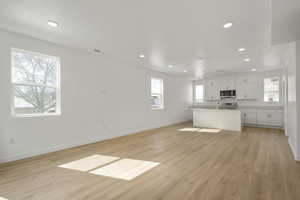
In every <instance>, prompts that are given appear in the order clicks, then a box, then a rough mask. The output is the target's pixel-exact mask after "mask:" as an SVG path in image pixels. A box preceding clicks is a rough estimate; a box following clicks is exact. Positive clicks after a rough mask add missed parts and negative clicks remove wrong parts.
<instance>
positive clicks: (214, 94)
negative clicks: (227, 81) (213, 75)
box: [204, 80, 220, 101]
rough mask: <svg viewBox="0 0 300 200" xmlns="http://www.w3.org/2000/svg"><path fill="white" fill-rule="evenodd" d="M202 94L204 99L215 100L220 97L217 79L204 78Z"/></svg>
mask: <svg viewBox="0 0 300 200" xmlns="http://www.w3.org/2000/svg"><path fill="white" fill-rule="evenodd" d="M204 88H205V91H204V94H205V100H206V101H216V100H219V98H220V89H219V82H218V81H217V80H206V81H205V82H204Z"/></svg>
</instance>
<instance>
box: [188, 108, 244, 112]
mask: <svg viewBox="0 0 300 200" xmlns="http://www.w3.org/2000/svg"><path fill="white" fill-rule="evenodd" d="M192 110H193V111H197V110H198V111H217V112H241V111H239V110H235V109H234V110H233V109H213V108H192Z"/></svg>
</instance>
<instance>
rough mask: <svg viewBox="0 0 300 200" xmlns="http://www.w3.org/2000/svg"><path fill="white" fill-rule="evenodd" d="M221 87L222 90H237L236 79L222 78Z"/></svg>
mask: <svg viewBox="0 0 300 200" xmlns="http://www.w3.org/2000/svg"><path fill="white" fill-rule="evenodd" d="M219 89H220V90H235V89H236V86H235V79H233V78H232V77H229V78H222V79H220V80H219Z"/></svg>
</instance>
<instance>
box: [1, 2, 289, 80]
mask: <svg viewBox="0 0 300 200" xmlns="http://www.w3.org/2000/svg"><path fill="white" fill-rule="evenodd" d="M48 20H54V21H57V22H59V24H60V26H59V27H58V28H52V27H49V26H48V25H47V21H48ZM229 21H230V22H232V23H233V26H232V28H230V29H223V28H222V26H223V24H224V23H226V22H229ZM0 28H3V29H7V30H11V31H15V32H19V33H23V34H26V35H30V36H33V37H36V38H39V39H44V40H48V41H51V42H55V43H59V44H63V45H66V46H71V47H75V48H80V49H86V50H88V51H92V50H93V49H95V48H97V49H100V50H101V51H102V52H103V54H105V55H108V56H112V57H114V58H116V59H122V60H125V61H128V63H132V64H141V65H142V66H145V67H149V68H152V69H155V70H159V71H163V72H168V73H176V74H188V75H192V76H194V77H203V76H204V75H205V76H209V75H213V74H216V71H220V70H225V71H226V72H243V71H250V69H251V68H252V67H255V68H257V69H258V70H272V69H277V68H280V67H281V63H282V55H283V52H284V51H285V47H284V46H283V47H282V46H273V47H271V46H270V44H271V5H270V2H269V0H226V1H223V0H151V1H149V0H127V1H126V0H89V1H87V0H51V1H41V0H0ZM240 47H245V48H246V51H245V52H242V53H239V52H237V49H238V48H240ZM139 54H145V55H146V58H144V59H141V58H139V57H138V55H139ZM246 57H249V58H251V60H252V61H251V62H250V63H245V62H244V61H243V59H244V58H246ZM170 64H171V65H173V66H174V67H173V68H172V69H169V68H168V65H170ZM184 70H188V73H183V71H184Z"/></svg>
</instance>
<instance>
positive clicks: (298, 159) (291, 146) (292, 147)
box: [288, 137, 300, 161]
mask: <svg viewBox="0 0 300 200" xmlns="http://www.w3.org/2000/svg"><path fill="white" fill-rule="evenodd" d="M288 143H289V145H290V148H291V150H292V154H293V156H294V159H295V160H296V161H300V156H298V155H297V152H296V150H295V148H294V146H293V145H292V142H291V139H290V137H289V139H288Z"/></svg>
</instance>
